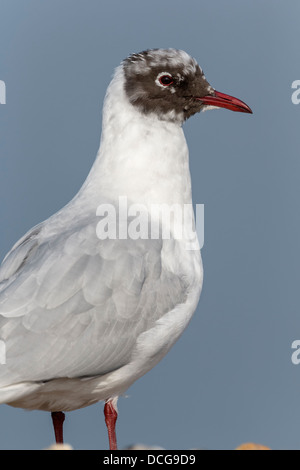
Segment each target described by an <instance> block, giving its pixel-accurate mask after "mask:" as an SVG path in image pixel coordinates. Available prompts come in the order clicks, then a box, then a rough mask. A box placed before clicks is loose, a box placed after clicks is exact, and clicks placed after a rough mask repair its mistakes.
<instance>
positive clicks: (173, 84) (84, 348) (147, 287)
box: [0, 49, 252, 450]
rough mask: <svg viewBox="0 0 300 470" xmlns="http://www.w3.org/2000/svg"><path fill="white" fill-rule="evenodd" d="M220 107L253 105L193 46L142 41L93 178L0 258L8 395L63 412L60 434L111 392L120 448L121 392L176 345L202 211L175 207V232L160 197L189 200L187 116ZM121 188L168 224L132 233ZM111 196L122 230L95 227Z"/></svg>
mask: <svg viewBox="0 0 300 470" xmlns="http://www.w3.org/2000/svg"><path fill="white" fill-rule="evenodd" d="M211 108H227V109H230V110H232V111H239V112H243V113H252V111H251V109H250V108H249V106H247V105H246V104H245V103H244V102H242V101H241V100H239V99H237V98H234V97H232V96H229V95H226V94H223V93H220V92H218V91H216V90H215V89H214V88H213V87H212V86H211V85H210V84H209V83H208V81H207V80H206V78H205V76H204V73H203V71H202V69H201V67H200V66H199V65H198V63H197V62H196V60H195V59H194V58H192V57H191V56H190V55H188V54H187V53H186V52H184V51H181V50H177V49H151V50H146V51H143V52H140V53H138V54H131V55H130V56H129V57H127V58H126V59H125V60H124V61H122V63H121V65H120V66H119V67H117V68H116V70H115V73H114V76H113V78H112V81H111V83H110V85H109V87H108V89H107V93H106V96H105V101H104V107H103V123H102V135H101V142H100V148H99V151H98V154H97V157H96V160H95V162H94V164H93V166H92V168H91V171H90V173H89V175H88V176H87V179H86V180H85V182H84V184H83V186H82V187H81V189H80V190H79V192H78V193H77V194H76V195H75V197H74V198H73V199H72V200H71V201H70V202H69V203H68V204H67V205H66V206H65V207H63V208H62V209H61V210H60V211H59V212H57V213H56V214H54V215H53V216H52V217H50V218H49V219H47V220H46V221H44V222H42V223H40V224H39V225H37V226H35V227H34V228H33V229H31V230H30V231H29V232H28V233H27V234H26V235H25V236H24V237H23V238H21V240H19V241H18V242H17V243H16V244H15V245H14V246H13V248H12V249H11V251H10V252H9V253H8V254H7V256H6V257H5V258H4V260H3V262H2V264H1V267H0V346H1V348H0V351H1V358H0V359H2V360H1V361H0V362H1V364H0V403H6V404H8V405H11V406H14V407H20V408H24V409H28V410H45V411H48V412H51V416H52V420H53V426H54V432H55V438H56V442H57V443H62V442H63V421H64V418H65V415H64V412H67V411H72V410H76V409H79V408H82V407H86V406H89V405H92V404H94V403H96V402H99V401H104V403H105V405H104V414H105V422H106V425H107V429H108V437H109V446H110V449H112V450H113V449H116V448H117V440H116V430H115V426H116V419H117V414H118V412H117V400H118V397H119V396H120V395H122V394H124V392H125V391H126V390H127V389H128V388H129V387H130V386H131V385H132V384H133V383H134V382H135V381H136V380H137V379H139V378H140V377H142V376H143V375H144V374H145V373H147V372H148V371H149V370H150V369H152V368H153V367H154V366H155V365H156V364H157V363H158V362H159V361H160V360H161V359H162V358H163V357H164V356H165V354H166V353H167V352H168V351H169V350H170V348H171V347H172V346H173V344H174V343H175V342H176V340H177V339H178V338H179V337H180V335H181V334H182V332H183V331H184V329H185V328H186V326H187V325H188V323H189V321H190V320H191V318H192V315H193V314H194V312H195V310H196V307H197V304H198V300H199V296H200V292H201V288H202V280H203V268H202V262H201V255H200V249H199V244H197V238H196V245H195V237H196V235H195V230H194V226H195V220H194V215H193V213H192V224H189V223H187V222H186V220H185V219H181V220H179V219H176V220H175V219H174V217H173V218H172V216H171V219H172V220H173V222H174V224H173V225H172V227H171V228H170V231H169V236H163V235H162V231H163V229H164V228H165V226H166V224H167V222H166V220H165V217H163V215H162V214H161V213H158V212H152V206H153V205H154V206H155V207H160V205H164V207H171V208H172V207H174V205H175V206H176V207H180V208H183V207H184V206H191V204H192V195H191V176H190V170H189V154H188V147H187V144H186V140H185V137H184V133H183V129H182V124H183V123H184V121H185V120H186V119H188V118H189V117H191V116H192V115H194V114H195V113H198V112H200V111H203V110H206V109H211ZM120 197H122V198H124V197H126V201H127V204H128V208H130V207H131V206H132V205H138V207H142V208H143V209H142V210H141V214H143V215H145V214H146V215H147V222H146V225H147V223H148V225H147V227H148V228H149V224H151V222H152V221H153V220H155V221H156V222H157V224H158V225H157V227H158V235H157V233H156V236H152V237H151V236H148V237H146V236H134V237H130V236H128V231H129V230H128V231H127V232H126V234H127V236H124V226H122V227H121V222H120V220H119V218H118V215H119V214H120V210H121V209H120ZM99 207H100V209H99ZM108 207H112V208H113V209H114V210H115V229H116V230H115V231H114V230H113V234H114V235H116V233H117V236H110V234H109V230H107V231H106V233H104V234H103V233H102V235H101V234H100V235H99V230H97V228H98V229H99V221H100V220H101V221H102V222H103V221H104V222H105V223H107V227H108V225H109V224H108V222H107V220H105V217H102V218H101V217H100V215H102V216H104V215H105V211H103V208H104V209H105V208H108ZM101 208H102V209H101ZM99 214H100V215H99ZM128 215H129V210H128ZM122 220H123V219H122ZM128 220H129V219H128ZM130 220H132V218H131V219H130ZM139 220H140V219H139ZM143 220H145V219H143ZM109 221H110V226H111V224H112V223H113V222H112V221H111V219H109ZM140 221H141V220H140ZM122 223H123V222H122ZM127 223H128V222H127ZM123 225H124V224H123ZM107 227H106V228H107ZM117 228H118V229H121V228H122V230H117ZM127 228H129V225H127ZM180 228H182V229H183V230H182V231H181V232H182V236H181V237H176V236H175V230H177V229H180ZM120 231H121V232H122V236H120ZM151 234H152V232H151ZM118 235H119V236H118ZM192 241H193V249H190V247H189V243H190V242H192Z"/></svg>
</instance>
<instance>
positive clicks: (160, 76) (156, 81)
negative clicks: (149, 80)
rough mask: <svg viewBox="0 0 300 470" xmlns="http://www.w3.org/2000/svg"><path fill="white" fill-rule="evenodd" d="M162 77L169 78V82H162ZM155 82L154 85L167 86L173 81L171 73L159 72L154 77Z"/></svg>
mask: <svg viewBox="0 0 300 470" xmlns="http://www.w3.org/2000/svg"><path fill="white" fill-rule="evenodd" d="M164 77H166V78H167V77H168V78H169V79H170V82H169V83H162V79H163V78H164ZM155 83H156V85H158V86H160V87H161V88H168V87H169V86H170V85H172V84H173V83H174V79H173V77H172V75H171V74H170V73H169V72H160V73H159V74H158V75H157V77H156V80H155Z"/></svg>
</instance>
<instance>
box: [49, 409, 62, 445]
mask: <svg viewBox="0 0 300 470" xmlns="http://www.w3.org/2000/svg"><path fill="white" fill-rule="evenodd" d="M51 418H52V422H53V427H54V434H55V440H56V444H63V443H64V438H63V424H64V420H65V414H64V413H63V412H62V411H53V412H52V413H51Z"/></svg>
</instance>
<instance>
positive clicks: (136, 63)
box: [123, 49, 252, 121]
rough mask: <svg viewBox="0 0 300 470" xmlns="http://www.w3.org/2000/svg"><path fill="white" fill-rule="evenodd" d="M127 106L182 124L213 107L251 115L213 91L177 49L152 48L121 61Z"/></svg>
mask: <svg viewBox="0 0 300 470" xmlns="http://www.w3.org/2000/svg"><path fill="white" fill-rule="evenodd" d="M123 69H124V75H125V92H126V94H127V97H128V99H129V101H130V103H131V104H132V105H133V106H136V107H138V108H139V109H140V111H141V112H143V113H145V114H149V113H155V114H156V115H158V117H159V118H160V119H163V120H169V121H184V120H186V119H188V118H189V117H190V116H192V115H193V114H195V113H198V112H200V111H202V110H205V109H209V108H212V107H216V108H227V109H230V110H232V111H239V112H242V113H252V111H251V109H250V108H249V106H247V105H246V104H245V103H244V102H243V101H241V100H239V99H237V98H234V97H233V96H230V95H225V94H224V93H220V92H218V91H216V90H215V89H214V88H213V87H212V86H211V85H210V84H209V83H208V81H207V80H206V78H205V76H204V73H203V71H202V69H201V67H200V66H199V65H198V64H197V62H196V60H195V59H193V58H192V57H191V56H189V55H188V54H187V53H186V52H184V51H181V50H177V49H152V50H147V51H143V52H140V53H138V54H132V55H131V56H129V57H128V58H127V59H125V60H124V61H123Z"/></svg>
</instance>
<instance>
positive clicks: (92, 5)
mask: <svg viewBox="0 0 300 470" xmlns="http://www.w3.org/2000/svg"><path fill="white" fill-rule="evenodd" d="M299 13H300V4H299V3H298V2H295V1H291V0H286V1H285V2H282V1H278V0H265V1H264V2H262V1H261V0H251V1H250V0H247V1H246V0H227V1H226V2H221V1H217V0H210V1H201V0H186V1H185V2H182V1H179V0H172V1H171V0H164V1H163V2H162V1H158V0H152V1H151V2H144V1H137V0H127V1H126V2H124V1H121V0H110V1H100V0H97V1H96V0H88V1H86V0H76V1H74V0H72V1H71V0H63V1H61V0H51V2H44V1H42V0H27V1H26V2H24V1H23V0H1V1H0V80H4V81H5V83H6V87H7V96H6V99H7V103H6V105H0V224H1V232H0V255H1V258H3V257H4V255H5V254H6V252H7V251H8V250H9V249H10V247H11V246H12V244H13V243H14V242H15V241H16V240H17V239H18V238H19V237H20V236H22V235H23V234H24V233H25V231H27V230H28V229H29V228H30V227H32V226H33V225H35V224H36V223H38V222H40V221H42V220H44V219H45V218H47V217H48V216H50V215H51V214H53V213H54V212H55V211H57V210H58V209H60V208H61V207H62V206H63V205H64V204H65V203H67V202H68V201H69V200H70V199H71V198H72V197H73V195H74V194H75V193H76V192H77V190H78V189H79V187H80V186H81V184H82V183H83V181H84V179H85V177H86V175H87V173H88V171H89V169H90V167H91V165H92V163H93V161H94V158H95V155H96V152H97V150H98V146H99V140H100V132H101V108H102V102H103V98H104V94H105V90H106V87H107V85H108V83H109V81H110V78H111V76H112V73H113V69H114V68H115V67H116V66H117V65H118V64H119V62H120V61H121V60H122V59H123V58H124V57H126V56H127V55H128V54H130V53H132V52H138V51H141V50H144V49H147V48H153V47H163V48H165V47H175V48H179V49H184V50H186V51H187V52H189V53H190V54H191V55H192V56H194V57H195V58H196V59H197V60H198V61H199V64H200V65H201V66H202V67H203V69H204V72H205V75H206V77H207V79H208V80H209V81H210V83H211V84H212V85H213V86H214V87H215V88H216V89H217V90H219V91H221V92H224V93H229V94H232V95H234V96H236V97H238V98H240V99H242V100H243V101H245V102H246V103H247V104H248V105H249V106H251V108H252V109H253V111H254V114H253V116H250V115H243V114H239V113H232V112H230V111H226V110H214V111H212V112H207V113H204V114H200V115H196V116H195V117H193V118H192V119H190V120H189V121H188V122H187V123H186V124H185V125H184V129H185V133H186V137H187V140H188V144H189V148H190V165H191V173H192V181H193V198H194V202H195V203H203V204H205V245H204V248H203V251H202V255H203V262H204V273H205V276H204V277H205V280H204V287H203V292H202V296H201V299H200V303H199V307H198V309H197V311H196V314H195V316H194V318H193V320H192V322H191V324H190V325H189V327H188V329H187V330H186V331H185V333H184V335H183V336H182V337H181V339H180V340H179V341H178V343H177V344H176V345H175V346H174V348H173V349H172V350H171V352H170V353H169V354H168V355H167V356H166V358H165V359H163V361H162V362H161V363H160V364H159V365H158V366H157V367H156V368H155V369H153V370H152V371H151V372H150V373H148V374H147V375H146V376H145V377H143V378H142V379H140V380H139V381H138V382H136V383H135V384H134V385H133V386H132V387H131V388H130V389H129V391H128V393H127V395H128V397H127V398H121V399H120V400H119V420H118V425H117V431H118V441H119V446H120V447H121V448H122V447H125V446H127V445H130V444H131V443H133V442H142V443H144V444H150V445H151V444H152V445H154V444H157V445H160V446H162V447H165V448H167V449H180V448H181V449H190V448H206V449H232V448H234V447H236V446H238V445H239V444H241V443H242V442H245V441H255V442H259V443H261V444H265V445H268V446H270V447H272V448H274V449H287V448H289V449H291V448H296V449H299V448H300V438H299V423H300V406H299V393H300V365H299V366H295V365H293V364H292V362H291V354H292V349H291V343H292V341H294V340H296V339H300V312H299V301H300V289H299V266H300V251H299V240H300V215H299V214H300V213H299V198H300V184H299V179H300V155H299V143H300V133H299V120H300V105H298V106H297V105H294V104H292V101H291V95H292V92H293V90H292V89H291V84H292V82H293V81H294V80H299V79H300V67H299V50H298V49H299V42H300V31H299ZM102 410H103V406H102V404H98V405H94V406H92V407H89V408H86V409H82V410H79V411H75V412H72V413H67V417H66V422H65V440H66V442H69V443H70V444H71V445H72V446H74V448H76V449H88V448H90V449H98V448H107V435H106V428H105V424H104V419H103V411H102ZM53 440H54V439H53V431H52V424H51V419H50V415H49V414H48V413H45V412H28V411H23V410H19V409H14V408H11V407H8V406H6V405H3V406H1V407H0V448H1V449H34V448H35V449H40V448H43V447H45V446H47V445H49V444H50V443H51V442H53Z"/></svg>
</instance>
